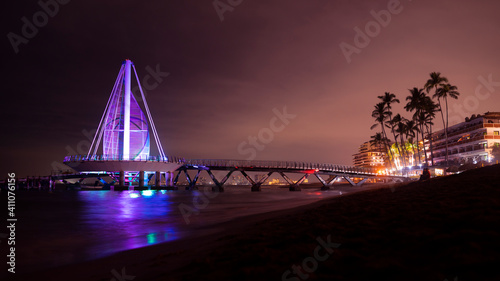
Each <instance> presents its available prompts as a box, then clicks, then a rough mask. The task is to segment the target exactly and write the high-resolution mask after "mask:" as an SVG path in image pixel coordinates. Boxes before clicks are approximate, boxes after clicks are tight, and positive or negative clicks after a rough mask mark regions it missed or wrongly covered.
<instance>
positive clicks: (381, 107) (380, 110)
mask: <svg viewBox="0 0 500 281" xmlns="http://www.w3.org/2000/svg"><path fill="white" fill-rule="evenodd" d="M372 117H373V118H375V122H376V123H375V124H373V125H372V126H371V128H370V129H372V130H373V129H374V128H375V127H377V126H378V125H380V127H382V135H383V137H384V139H387V134H386V133H385V127H387V124H386V123H385V122H386V120H387V117H388V113H387V108H386V106H385V103H383V102H379V103H377V104H376V105H375V109H374V110H373V111H372ZM385 148H386V151H387V153H389V147H388V145H387V143H385ZM391 167H392V163H391Z"/></svg>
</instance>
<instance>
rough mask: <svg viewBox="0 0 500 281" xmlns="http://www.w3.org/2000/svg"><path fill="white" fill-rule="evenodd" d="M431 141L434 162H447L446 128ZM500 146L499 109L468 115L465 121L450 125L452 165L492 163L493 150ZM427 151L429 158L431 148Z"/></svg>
mask: <svg viewBox="0 0 500 281" xmlns="http://www.w3.org/2000/svg"><path fill="white" fill-rule="evenodd" d="M432 142H433V144H432V149H433V154H434V164H435V165H440V164H441V165H445V163H446V161H445V160H446V138H445V134H444V130H440V131H437V132H435V133H433V134H432ZM426 143H427V145H428V144H429V143H428V142H426ZM499 145H500V112H486V113H485V114H483V115H480V114H478V115H477V116H476V115H472V116H471V117H470V118H466V119H465V122H462V123H459V124H456V125H453V126H451V127H448V163H449V164H450V165H458V164H465V163H473V164H476V163H478V162H480V161H484V162H492V161H493V156H492V154H491V152H492V149H493V147H495V146H499ZM427 152H428V157H430V156H431V154H430V151H427ZM495 160H499V159H495Z"/></svg>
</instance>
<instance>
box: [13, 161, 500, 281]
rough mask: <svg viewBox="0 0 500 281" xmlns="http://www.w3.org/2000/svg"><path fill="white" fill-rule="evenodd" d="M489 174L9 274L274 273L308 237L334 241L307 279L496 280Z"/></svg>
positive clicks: (497, 246) (257, 276)
mask: <svg viewBox="0 0 500 281" xmlns="http://www.w3.org/2000/svg"><path fill="white" fill-rule="evenodd" d="M499 180H500V166H498V165H496V166H492V167H486V168H483V169H478V170H474V171H470V172H466V173H462V174H460V175H457V176H452V177H447V178H440V179H433V180H431V181H430V182H425V183H411V184H409V185H407V186H399V187H397V188H380V189H375V190H368V191H362V192H358V193H355V194H348V195H346V196H341V197H337V198H330V199H326V200H323V201H319V202H316V203H313V204H310V205H306V206H301V207H297V208H294V209H288V210H282V211H274V212H270V213H264V214H258V215H252V216H249V217H245V219H244V220H237V221H230V222H226V223H222V224H220V226H219V227H218V229H220V231H219V232H215V233H211V234H208V235H206V236H204V237H201V238H200V237H197V238H187V239H181V240H178V241H172V242H168V243H163V244H158V245H154V246H150V247H145V248H140V249H134V250H130V251H126V252H122V253H118V254H116V255H113V256H110V257H107V258H103V259H99V260H94V261H89V262H84V263H80V264H74V265H68V266H65V267H61V268H56V269H52V270H48V271H44V272H37V273H34V274H30V275H29V276H23V275H18V277H22V278H23V279H24V278H31V279H33V278H36V279H41V280H111V279H112V278H113V275H112V273H111V271H112V270H113V269H115V270H116V271H117V272H119V273H121V272H122V268H125V272H126V274H127V275H129V276H130V277H131V276H136V278H134V280H201V279H203V280H280V279H282V277H283V273H285V272H286V271H287V270H291V267H292V266H293V265H294V264H295V265H301V264H302V262H303V260H304V259H306V258H308V257H310V256H313V252H314V249H315V247H317V245H318V242H317V239H318V238H320V239H323V240H327V237H328V236H330V238H331V241H332V242H334V243H338V244H340V247H339V248H338V249H335V251H334V252H333V253H332V254H331V255H329V257H328V259H326V260H325V261H321V262H318V265H317V268H315V270H314V271H313V272H310V273H307V272H302V273H301V274H307V280H313V279H314V280H325V279H328V280H332V279H333V280H368V279H370V280H372V279H378V278H383V279H384V280H401V279H403V280H438V281H442V280H445V279H446V278H447V279H448V280H453V278H454V277H455V276H457V277H459V278H458V280H500V279H498V277H500V273H496V272H494V270H495V266H496V265H497V263H498V260H500V233H499V232H498V231H497V230H496V225H498V221H499V220H500V189H499V187H500V184H499V182H500V181H499ZM488 269H489V270H488ZM490 272H491V273H490ZM304 276H305V275H303V277H304ZM299 277H300V276H299V275H295V274H293V273H292V274H288V275H286V278H285V279H283V280H303V279H304V278H299ZM287 278H288V279H287ZM291 278H298V279H291Z"/></svg>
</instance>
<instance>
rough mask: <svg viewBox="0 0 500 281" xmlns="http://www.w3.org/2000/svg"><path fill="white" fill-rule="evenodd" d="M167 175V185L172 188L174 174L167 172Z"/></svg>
mask: <svg viewBox="0 0 500 281" xmlns="http://www.w3.org/2000/svg"><path fill="white" fill-rule="evenodd" d="M168 174H169V175H170V176H169V177H168V185H169V186H174V172H168Z"/></svg>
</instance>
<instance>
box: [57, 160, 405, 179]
mask: <svg viewBox="0 0 500 281" xmlns="http://www.w3.org/2000/svg"><path fill="white" fill-rule="evenodd" d="M79 161H142V162H168V163H177V164H181V165H187V166H195V167H197V166H202V167H218V168H224V167H225V168H232V167H234V168H245V169H278V170H279V169H282V170H302V171H304V170H311V172H331V173H335V172H338V173H349V174H359V175H380V174H381V173H380V172H379V169H377V168H364V167H354V166H345V165H335V164H320V163H310V162H298V161H260V160H231V159H184V158H181V157H175V156H170V157H160V156H149V157H137V158H135V159H131V160H124V159H123V158H122V157H111V156H107V155H92V156H86V155H73V156H66V157H65V158H64V162H79ZM383 175H387V176H403V174H402V173H401V171H390V170H384V173H383Z"/></svg>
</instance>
